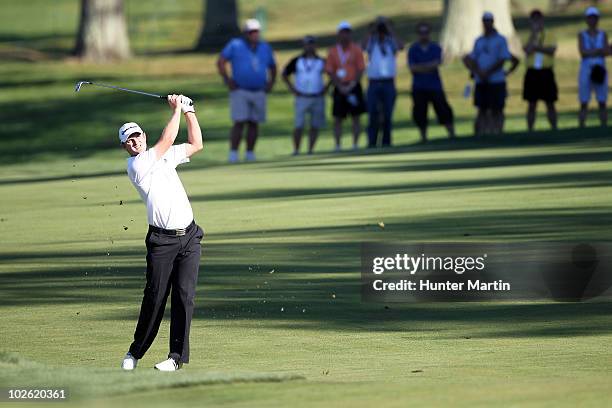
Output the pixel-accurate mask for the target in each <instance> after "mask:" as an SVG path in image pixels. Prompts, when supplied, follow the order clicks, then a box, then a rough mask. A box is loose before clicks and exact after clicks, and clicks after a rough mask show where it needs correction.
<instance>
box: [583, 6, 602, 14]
mask: <svg viewBox="0 0 612 408" xmlns="http://www.w3.org/2000/svg"><path fill="white" fill-rule="evenodd" d="M584 15H585V16H587V17H589V16H597V17H599V10H598V9H597V7H593V6H591V7H587V9H586V11H585V12H584Z"/></svg>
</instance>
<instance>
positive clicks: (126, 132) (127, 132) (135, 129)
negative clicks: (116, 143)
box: [119, 122, 144, 143]
mask: <svg viewBox="0 0 612 408" xmlns="http://www.w3.org/2000/svg"><path fill="white" fill-rule="evenodd" d="M134 133H144V132H143V131H142V129H141V128H140V126H138V123H135V122H128V123H124V124H123V126H121V127H120V128H119V140H121V143H125V141H126V140H128V137H130V136H131V135H133V134H134Z"/></svg>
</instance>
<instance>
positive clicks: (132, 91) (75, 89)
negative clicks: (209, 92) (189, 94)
mask: <svg viewBox="0 0 612 408" xmlns="http://www.w3.org/2000/svg"><path fill="white" fill-rule="evenodd" d="M85 84H87V85H94V86H100V87H103V88H111V89H116V90H118V91H124V92H130V93H135V94H139V95H145V96H151V97H153V98H159V99H163V100H166V99H167V97H166V96H163V95H157V94H154V93H149V92H143V91H136V90H134V89H128V88H121V87H119V86H115V85H108V84H100V83H96V82H91V81H79V82H77V83H76V86H75V87H74V92H79V91H80V90H81V87H82V86H83V85H85ZM189 105H193V102H190V103H189Z"/></svg>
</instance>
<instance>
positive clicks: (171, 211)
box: [127, 144, 193, 229]
mask: <svg viewBox="0 0 612 408" xmlns="http://www.w3.org/2000/svg"><path fill="white" fill-rule="evenodd" d="M188 161H189V158H187V150H186V145H185V144H180V145H174V146H171V147H170V149H168V151H167V152H166V154H164V155H163V157H162V158H160V159H159V160H158V159H157V155H156V153H155V148H154V147H152V148H150V149H149V150H147V151H145V152H142V153H140V154H139V155H137V156H133V157H130V158H128V159H127V173H128V177H129V178H130V181H131V182H132V184H134V187H136V190H138V193H139V194H140V197H142V201H144V202H145V204H146V205H147V218H148V221H149V224H150V225H154V226H156V227H159V228H165V229H177V228H186V227H187V226H188V225H189V224H190V223H191V221H193V210H192V209H191V204H190V203H189V199H188V198H187V193H186V192H185V188H183V183H181V179H180V178H179V176H178V174H177V173H176V166H178V165H179V164H182V163H187V162H188Z"/></svg>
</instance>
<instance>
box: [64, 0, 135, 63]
mask: <svg viewBox="0 0 612 408" xmlns="http://www.w3.org/2000/svg"><path fill="white" fill-rule="evenodd" d="M74 54H75V55H76V56H78V57H81V58H83V59H86V60H91V61H95V62H105V61H109V60H120V59H125V58H128V57H129V56H130V54H131V53H130V41H129V38H128V34H127V25H126V21H125V14H124V9H123V0H81V19H80V21H79V31H78V34H77V39H76V45H75V48H74Z"/></svg>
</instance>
